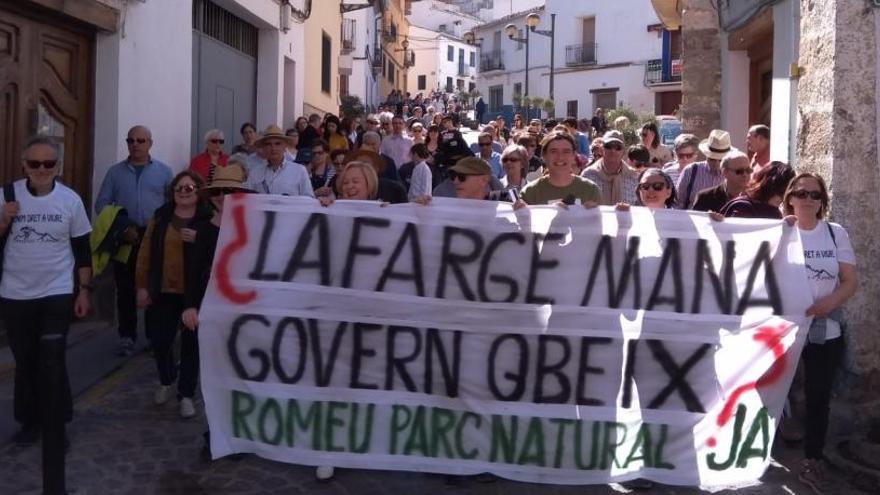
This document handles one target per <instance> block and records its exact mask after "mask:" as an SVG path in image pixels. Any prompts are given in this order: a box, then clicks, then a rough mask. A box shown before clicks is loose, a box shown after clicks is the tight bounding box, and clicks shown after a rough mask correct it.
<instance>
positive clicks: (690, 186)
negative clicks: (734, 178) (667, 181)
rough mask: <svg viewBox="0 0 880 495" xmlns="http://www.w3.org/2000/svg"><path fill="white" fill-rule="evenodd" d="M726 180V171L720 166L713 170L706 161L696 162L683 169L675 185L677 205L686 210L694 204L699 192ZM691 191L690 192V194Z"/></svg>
mask: <svg viewBox="0 0 880 495" xmlns="http://www.w3.org/2000/svg"><path fill="white" fill-rule="evenodd" d="M722 182H724V173H723V172H722V171H721V168H719V169H718V170H717V171H713V170H712V169H710V168H709V164H708V163H706V162H694V163H691V164H690V165H688V166H687V167H685V168H684V170H682V172H681V175H680V176H679V177H678V184H676V185H675V189H676V191H675V195H676V196H675V207H676V208H678V209H680V210H686V209H688V208H690V207H691V206H693V204H694V200H696V199H697V193H699V192H700V191H702V190H704V189H709V188H710V187H715V186H717V185H718V184H721V183H722ZM688 193H690V194H688Z"/></svg>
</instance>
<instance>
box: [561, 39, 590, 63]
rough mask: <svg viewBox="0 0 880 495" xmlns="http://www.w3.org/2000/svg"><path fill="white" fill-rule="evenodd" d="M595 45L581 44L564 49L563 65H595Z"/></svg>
mask: <svg viewBox="0 0 880 495" xmlns="http://www.w3.org/2000/svg"><path fill="white" fill-rule="evenodd" d="M597 46H598V45H596V43H581V44H579V45H568V46H566V47H565V65H566V66H568V67H579V66H582V65H595V64H596V47H597Z"/></svg>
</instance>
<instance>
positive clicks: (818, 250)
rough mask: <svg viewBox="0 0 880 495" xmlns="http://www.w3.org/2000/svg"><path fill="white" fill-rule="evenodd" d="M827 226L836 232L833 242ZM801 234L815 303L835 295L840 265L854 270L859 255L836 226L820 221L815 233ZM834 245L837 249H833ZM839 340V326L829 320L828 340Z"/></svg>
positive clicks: (808, 277) (826, 335)
mask: <svg viewBox="0 0 880 495" xmlns="http://www.w3.org/2000/svg"><path fill="white" fill-rule="evenodd" d="M828 225H831V228H832V229H834V238H832V237H831V233H830V232H829V231H828ZM799 230H800V234H801V244H803V246H804V264H805V265H806V269H807V280H809V282H810V288H811V290H812V294H813V300H814V301H816V300H818V299H819V298H820V297H824V296H827V295H828V294H831V293H832V292H834V289H836V288H837V286H838V285H839V283H840V282H839V279H838V275H839V272H840V263H846V264H848V265H853V266H855V264H856V255H855V253H854V252H853V247H852V244H851V243H850V241H849V235H848V234H847V233H846V230H845V229H844V228H843V227H841V226H840V225H838V224H836V223H828V222H825V221H824V220H820V221H819V223H817V224H816V226H815V227H814V228H813V229H812V230H804V229H799ZM835 241H836V242H837V246H835V245H834V243H835ZM837 337H840V325H839V324H838V323H837V322H836V321H834V320H831V319H829V320H828V324H827V327H826V334H825V338H826V339H828V340H830V339H834V338H837Z"/></svg>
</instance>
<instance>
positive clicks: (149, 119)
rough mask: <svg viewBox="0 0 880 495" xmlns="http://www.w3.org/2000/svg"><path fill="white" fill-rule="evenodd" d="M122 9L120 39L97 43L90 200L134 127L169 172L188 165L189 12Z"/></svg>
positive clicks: (173, 7) (161, 5) (173, 5)
mask: <svg viewBox="0 0 880 495" xmlns="http://www.w3.org/2000/svg"><path fill="white" fill-rule="evenodd" d="M126 9H127V12H126V14H125V17H124V22H123V23H122V25H121V26H120V29H119V31H117V32H115V33H112V34H104V33H98V34H97V36H96V57H95V138H94V139H95V140H94V149H95V154H94V156H95V162H94V167H93V174H92V190H93V191H94V192H95V194H94V195H93V196H97V192H98V190H99V189H100V186H101V181H103V179H104V175H105V174H106V172H107V170H108V169H109V168H110V166H112V165H113V164H114V163H116V162H118V161H119V160H122V159H123V158H125V157H126V156H127V155H128V147H127V146H126V144H125V142H124V141H125V138H126V135H127V133H128V129H129V128H131V127H132V126H134V125H138V124H141V125H146V126H147V127H149V128H150V129H151V130H152V133H153V148H152V151H151V154H152V155H153V156H155V157H156V158H158V159H160V160H162V161H164V162H166V163H168V165H169V166H171V167H172V168H174V169H175V170H182V169H183V168H185V167H186V166H187V165H188V164H189V159H190V156H189V149H190V132H191V131H190V128H191V122H192V6H191V5H190V4H189V2H171V1H161V2H146V3H140V2H128V3H127V4H126ZM156 26H162V35H161V36H158V35H157V31H156Z"/></svg>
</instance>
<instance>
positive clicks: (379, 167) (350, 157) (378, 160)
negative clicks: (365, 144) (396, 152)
mask: <svg viewBox="0 0 880 495" xmlns="http://www.w3.org/2000/svg"><path fill="white" fill-rule="evenodd" d="M351 162H366V163H369V164H370V165H372V166H373V170H375V171H376V173H377V174H382V172H384V171H385V167H386V162H385V159H384V158H382V155H380V154H379V153H376V152H375V151H371V150H365V149H359V150H354V151H349V152H348V153H347V154H346V155H345V160H344V161H343V162H342V163H343V165H348V164H349V163H351Z"/></svg>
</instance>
